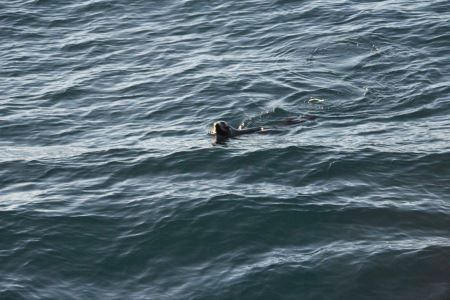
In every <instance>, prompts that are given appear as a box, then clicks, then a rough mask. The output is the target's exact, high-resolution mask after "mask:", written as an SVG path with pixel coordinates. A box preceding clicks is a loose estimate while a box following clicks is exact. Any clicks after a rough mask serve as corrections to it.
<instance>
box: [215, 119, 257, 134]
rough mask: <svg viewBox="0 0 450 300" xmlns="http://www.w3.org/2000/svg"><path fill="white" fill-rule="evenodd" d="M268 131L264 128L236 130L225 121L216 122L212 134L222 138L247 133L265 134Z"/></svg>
mask: <svg viewBox="0 0 450 300" xmlns="http://www.w3.org/2000/svg"><path fill="white" fill-rule="evenodd" d="M263 131H266V130H265V129H264V128H262V127H252V128H245V129H243V128H241V127H239V128H234V127H232V126H230V125H229V124H228V123H227V122H225V121H218V122H214V124H213V128H212V131H211V133H212V134H214V135H217V136H221V137H235V136H238V135H242V134H247V133H255V132H263Z"/></svg>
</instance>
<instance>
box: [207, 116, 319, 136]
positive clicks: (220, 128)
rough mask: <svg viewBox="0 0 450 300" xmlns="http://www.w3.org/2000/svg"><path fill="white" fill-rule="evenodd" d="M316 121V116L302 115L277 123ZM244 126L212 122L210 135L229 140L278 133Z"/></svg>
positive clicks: (291, 123) (293, 123)
mask: <svg viewBox="0 0 450 300" xmlns="http://www.w3.org/2000/svg"><path fill="white" fill-rule="evenodd" d="M314 119H316V116H311V115H304V116H302V117H300V118H296V117H289V118H286V119H284V120H281V121H280V122H279V123H280V125H284V126H286V125H287V126H289V125H295V124H302V123H304V122H306V121H310V120H314ZM243 126H244V125H241V126H239V128H234V127H232V126H230V125H229V124H228V123H227V122H225V121H217V122H214V124H213V127H212V130H211V133H212V134H213V135H215V136H216V137H221V138H231V137H235V136H238V135H242V134H247V133H267V132H273V131H278V130H277V129H276V128H275V129H267V128H263V127H251V128H244V127H243Z"/></svg>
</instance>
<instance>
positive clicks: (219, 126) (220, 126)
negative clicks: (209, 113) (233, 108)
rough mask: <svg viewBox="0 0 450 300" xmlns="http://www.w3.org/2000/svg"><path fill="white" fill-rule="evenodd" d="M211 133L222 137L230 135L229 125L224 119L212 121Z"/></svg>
mask: <svg viewBox="0 0 450 300" xmlns="http://www.w3.org/2000/svg"><path fill="white" fill-rule="evenodd" d="M212 134H215V135H217V136H222V137H230V136H231V135H232V130H231V126H230V125H228V123H227V122H225V121H218V122H214V125H213V128H212Z"/></svg>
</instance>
